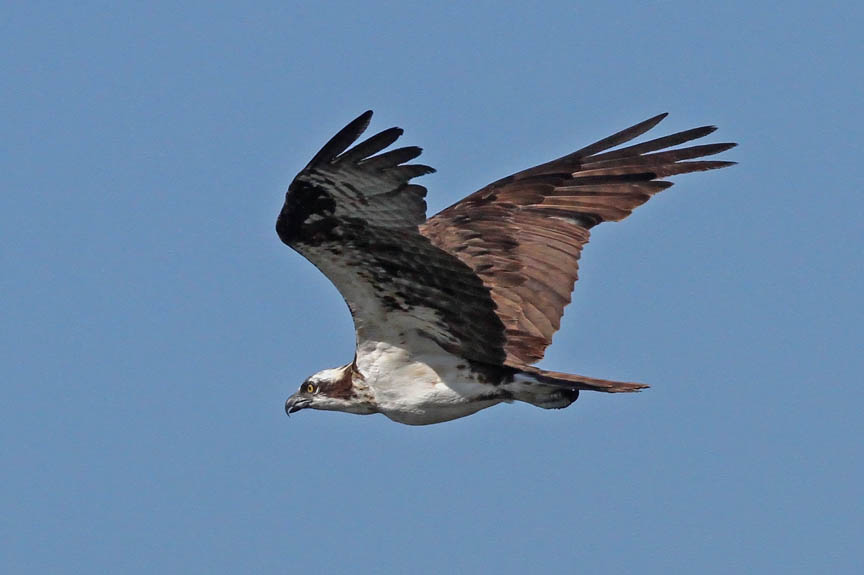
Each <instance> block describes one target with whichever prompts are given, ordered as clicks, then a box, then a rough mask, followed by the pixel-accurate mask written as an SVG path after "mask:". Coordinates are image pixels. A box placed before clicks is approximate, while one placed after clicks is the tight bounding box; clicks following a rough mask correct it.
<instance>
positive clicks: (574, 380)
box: [504, 366, 648, 409]
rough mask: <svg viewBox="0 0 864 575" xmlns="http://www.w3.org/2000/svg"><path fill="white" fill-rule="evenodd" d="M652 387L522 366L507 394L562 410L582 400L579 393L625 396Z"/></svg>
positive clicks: (507, 389)
mask: <svg viewBox="0 0 864 575" xmlns="http://www.w3.org/2000/svg"><path fill="white" fill-rule="evenodd" d="M646 387H648V386H647V385H644V384H642V383H628V382H624V381H609V380H607V379H594V378H593V377H585V376H584V375H576V374H572V373H561V372H558V371H546V370H545V369H539V368H536V367H530V366H528V367H521V368H519V371H517V372H516V374H515V375H514V377H513V380H512V381H511V382H510V383H507V384H505V385H504V391H506V392H507V393H508V394H509V397H510V398H511V399H515V400H517V401H524V402H526V403H530V404H532V405H536V406H537V407H542V408H545V409H561V408H563V407H567V406H569V405H570V404H571V403H573V402H574V401H576V399H578V398H579V392H580V391H582V390H588V391H603V392H606V393H623V392H629V391H639V390H641V389H645V388H646Z"/></svg>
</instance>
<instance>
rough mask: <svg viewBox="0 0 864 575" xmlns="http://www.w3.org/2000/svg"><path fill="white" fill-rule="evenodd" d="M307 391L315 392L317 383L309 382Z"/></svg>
mask: <svg viewBox="0 0 864 575" xmlns="http://www.w3.org/2000/svg"><path fill="white" fill-rule="evenodd" d="M306 391H307V392H308V393H315V384H313V383H309V384H307V385H306Z"/></svg>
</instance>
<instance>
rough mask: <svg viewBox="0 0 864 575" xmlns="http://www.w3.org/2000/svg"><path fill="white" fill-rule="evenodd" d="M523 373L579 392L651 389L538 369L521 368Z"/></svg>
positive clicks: (621, 391)
mask: <svg viewBox="0 0 864 575" xmlns="http://www.w3.org/2000/svg"><path fill="white" fill-rule="evenodd" d="M521 371H522V372H523V373H525V374H528V375H531V376H533V377H534V378H536V379H537V380H538V381H540V382H542V383H548V384H553V385H561V386H565V387H568V388H570V389H577V390H582V389H584V390H588V391H603V392H606V393H626V392H631V391H640V390H642V389H646V388H648V387H650V386H648V385H645V384H644V383H631V382H626V381H610V380H608V379H595V378H593V377H585V376H584V375H576V374H573V373H562V372H560V371H546V370H545V369H539V368H536V367H523V368H521Z"/></svg>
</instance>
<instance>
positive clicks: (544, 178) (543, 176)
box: [420, 114, 735, 367]
mask: <svg viewBox="0 0 864 575" xmlns="http://www.w3.org/2000/svg"><path fill="white" fill-rule="evenodd" d="M665 117H666V114H661V115H659V116H655V117H653V118H650V119H649V120H646V121H644V122H641V123H639V124H636V125H635V126H632V127H630V128H627V129H625V130H622V131H621V132H618V133H617V134H613V135H612V136H609V137H607V138H604V139H602V140H600V141H598V142H596V143H594V144H591V145H590V146H586V147H584V148H582V149H580V150H577V151H576V152H573V153H571V154H567V155H566V156H563V157H561V158H558V159H557V160H553V161H551V162H547V163H544V164H541V165H539V166H535V167H533V168H529V169H527V170H523V171H521V172H518V173H516V174H513V175H512V176H509V177H507V178H504V179H501V180H498V181H497V182H494V183H492V184H490V185H488V186H486V187H485V188H483V189H481V190H479V191H478V192H475V193H474V194H472V195H470V196H468V197H467V198H465V199H463V200H461V201H459V202H457V203H456V204H454V205H452V206H450V207H449V208H447V209H445V210H443V211H442V212H441V213H439V214H437V215H435V216H433V217H432V218H430V219H429V220H428V221H426V222H425V223H424V224H422V225H421V227H420V230H421V233H422V234H423V235H425V236H427V237H428V238H429V239H430V240H431V241H432V243H433V244H434V245H436V246H438V247H440V248H441V249H443V250H445V251H448V252H451V253H453V254H455V255H456V257H458V258H459V259H460V260H462V261H463V262H465V263H466V264H467V265H468V266H470V267H471V268H472V269H473V270H474V271H475V272H476V273H477V274H478V275H479V276H480V277H481V278H482V279H483V282H484V283H485V284H486V285H487V286H488V287H489V289H490V292H491V294H492V299H493V300H494V301H495V304H496V307H497V309H496V311H497V313H498V316H499V317H500V318H501V321H502V322H503V323H504V326H505V329H506V338H507V341H506V344H505V349H506V354H507V358H506V363H507V364H508V365H511V366H516V367H518V366H524V365H527V364H531V363H534V362H536V361H538V360H539V359H541V358H542V357H543V355H544V353H545V349H546V347H547V346H548V345H549V344H550V343H551V341H552V335H553V334H554V333H555V332H556V331H557V330H558V328H559V327H560V320H561V316H562V314H563V311H564V307H565V306H566V305H567V304H568V303H569V302H570V293H571V292H572V290H573V285H574V283H575V281H576V279H577V272H578V261H579V257H580V255H581V252H582V247H583V246H584V245H585V244H586V243H587V242H588V238H589V230H590V228H592V227H593V226H595V225H597V224H599V223H601V222H605V221H617V220H621V219H623V218H625V217H627V216H628V215H630V213H631V211H632V210H633V209H634V208H636V207H637V206H640V205H641V204H643V203H645V202H646V201H648V199H649V198H650V197H651V196H652V195H653V194H656V193H657V192H659V191H661V190H664V189H666V188H668V187H670V186H671V185H672V183H671V182H667V181H662V180H660V179H659V178H664V177H668V176H672V175H676V174H684V173H689V172H695V171H702V170H711V169H715V168H722V167H725V166H729V165H732V164H733V163H734V162H724V161H710V160H700V161H685V160H691V159H694V158H701V157H704V156H709V155H713V154H717V153H720V152H722V151H725V150H728V149H729V148H731V147H733V146H734V145H735V144H730V143H722V144H708V145H699V146H690V147H686V148H679V149H672V150H667V148H668V147H670V146H676V145H679V144H683V143H686V142H689V141H692V140H694V139H697V138H701V137H703V136H706V135H708V134H710V133H712V132H713V131H714V130H715V129H716V128H714V127H713V126H703V127H700V128H694V129H691V130H686V131H683V132H678V133H676V134H671V135H669V136H664V137H661V138H657V139H654V140H650V141H647V142H642V143H639V144H635V145H631V146H628V147H624V148H619V149H616V150H612V151H609V150H610V148H614V147H616V146H619V145H621V144H624V143H626V142H628V141H630V140H632V139H633V138H636V137H638V136H640V135H642V134H644V133H645V132H647V131H648V130H650V129H651V128H653V127H654V126H656V125H657V124H658V123H659V122H660V121H661V120H662V119H663V118H665ZM652 152H656V153H652Z"/></svg>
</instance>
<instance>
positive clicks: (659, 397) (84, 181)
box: [0, 2, 864, 574]
mask: <svg viewBox="0 0 864 575" xmlns="http://www.w3.org/2000/svg"><path fill="white" fill-rule="evenodd" d="M862 15H864V12H862V9H861V8H860V7H858V6H857V5H856V6H853V4H852V3H848V2H844V3H830V2H829V3H823V4H820V5H818V6H816V5H814V4H811V3H804V2H800V3H796V2H782V3H781V2H761V3H760V2H727V3H701V2H698V3H693V2H686V3H685V2H650V3H649V2H634V3H628V2H622V3H597V2H594V3H573V2H561V3H556V2H546V3H522V4H519V5H516V4H515V3H514V4H512V5H510V4H501V3H497V2H477V3H472V4H471V5H470V6H462V5H457V4H456V3H453V4H446V5H440V4H436V3H429V2H399V3H396V2H394V3H386V2H370V3H339V2H335V3H327V2H318V3H295V2H272V3H268V2H260V3H252V4H251V5H250V3H236V4H223V3H215V2H208V3H186V4H184V6H183V7H178V6H176V5H173V4H168V3H158V2H155V3H154V2H150V3H131V2H130V3H122V4H120V5H118V4H117V3H110V2H83V3H74V6H73V3H51V2H28V3H24V2H21V3H15V4H13V5H7V6H6V7H4V10H3V16H2V19H0V35H2V37H3V39H4V41H3V47H2V52H0V77H2V89H0V110H2V111H0V122H2V130H0V133H2V135H3V137H2V138H0V185H2V194H0V235H2V238H0V239H2V243H0V264H2V274H0V317H2V323H3V326H4V329H3V330H2V333H0V379H2V382H3V400H2V402H0V409H2V417H0V457H2V466H3V472H2V473H0V486H2V490H0V503H2V513H0V570H2V571H3V572H4V573H98V572H113V573H189V572H192V573H204V572H207V573H243V572H247V573H252V572H254V573H286V572H297V573H301V572H312V573H324V572H329V573H338V572H369V573H406V572H410V573H441V572H453V573H482V572H487V573H493V572H494V573H503V574H507V573H523V572H543V573H573V572H577V571H578V572H585V573H613V572H639V573H668V572H698V573H730V572H778V571H780V570H782V571H783V572H786V573H815V572H831V573H853V572H861V569H862V567H864V559H862V551H861V541H862V540H864V520H862V517H864V508H862V506H864V503H862V502H864V493H862V463H861V438H862V437H864V425H862V418H861V407H860V406H861V400H862V392H861V388H862V383H864V381H862V375H861V374H862V372H864V349H862V335H864V333H862V321H864V313H862V305H861V294H862V293H864V265H862V261H864V258H862V255H864V254H862V251H864V242H862V240H864V237H862V236H864V233H862V230H864V228H862V224H861V222H862V220H864V208H862V205H864V204H862V190H861V188H862V177H861V168H860V163H861V152H862V150H861V141H862V137H864V134H862V120H861V111H860V107H861V94H862V93H864V85H862V84H864V83H862V80H861V78H862V77H864V76H862V75H861V74H860V71H858V72H857V73H856V68H857V67H860V62H859V60H860V54H861V52H862V39H861V35H860V30H861V28H862V24H864V19H862ZM368 108H372V109H374V110H375V111H376V116H375V118H374V119H373V126H372V128H373V129H384V128H387V127H389V126H392V125H399V126H401V127H403V128H405V130H406V134H405V136H404V137H403V139H402V140H401V141H402V142H404V143H405V145H420V146H423V147H424V148H425V153H424V156H423V160H424V161H425V162H426V163H428V164H430V165H432V166H434V167H436V168H437V169H438V173H437V174H434V175H432V176H427V177H425V178H424V179H423V183H424V184H425V185H426V186H427V187H428V188H429V191H430V194H429V198H428V203H429V208H430V213H432V212H435V211H437V210H438V209H441V208H443V207H444V206H446V205H449V204H450V203H452V202H454V201H456V200H457V199H459V198H460V197H462V196H464V195H466V194H468V193H470V192H472V191H473V190H475V189H477V188H479V187H481V186H482V185H484V184H486V183H488V182H489V181H492V180H494V179H497V178H499V177H502V176H505V175H507V174H510V173H512V172H514V171H516V170H518V169H521V168H524V167H528V166H531V165H534V164H536V163H539V162H542V161H546V160H548V159H551V158H553V157H557V156H560V155H562V154H564V153H567V152H569V151H572V150H574V149H576V148H578V147H581V146H583V145H585V144H587V143H590V142H592V141H594V140H596V139H599V138H601V137H604V136H606V135H608V134H610V133H612V132H613V131H616V130H618V129H621V128H624V127H626V126H628V125H630V124H633V123H635V122H637V121H640V120H643V119H645V118H648V117H650V116H652V115H654V114H657V113H659V112H670V113H671V115H670V116H669V118H668V119H667V120H665V121H664V122H663V123H662V124H661V125H660V127H659V128H658V129H656V130H655V132H652V134H656V135H662V134H663V133H669V132H671V131H676V130H681V129H686V128H691V127H694V126H698V125H703V124H717V125H718V126H720V130H719V131H718V132H717V133H716V134H715V135H714V136H712V138H711V141H730V140H731V141H737V142H739V143H740V146H739V147H738V148H736V149H735V150H732V151H731V152H727V153H726V154H725V155H724V156H723V158H724V159H734V160H737V161H739V162H740V165H738V166H736V167H735V168H732V169H726V170H722V171H719V172H712V173H707V174H696V175H690V176H684V177H681V178H678V180H677V182H678V184H677V185H676V186H675V187H674V188H672V189H671V190H669V191H666V192H664V193H663V194H661V195H660V196H659V197H657V198H655V199H654V200H652V201H651V202H649V203H648V204H647V205H645V206H643V207H642V208H640V209H639V210H637V212H636V213H635V214H634V215H633V216H632V217H631V218H630V219H628V220H627V221H626V222H624V223H621V224H608V225H604V226H601V227H600V228H597V229H596V230H595V232H594V233H593V235H592V241H591V244H590V245H589V246H588V248H587V250H586V252H585V254H584V257H583V260H582V266H581V274H580V275H581V279H580V281H579V283H578V284H577V287H576V291H575V293H574V300H573V304H571V306H570V307H569V308H568V310H567V314H566V315H565V318H564V321H563V326H562V330H561V332H559V334H558V335H557V336H556V339H555V342H554V344H553V346H552V348H551V349H550V351H549V353H548V354H547V357H546V359H545V360H544V361H543V362H542V363H541V365H542V366H543V367H546V368H549V369H557V370H561V371H574V372H578V373H584V374H586V375H591V376H595V377H604V378H610V379H621V380H634V381H643V382H646V383H649V384H652V385H653V387H652V389H651V390H649V391H647V392H645V393H642V394H638V395H632V396H626V397H622V396H605V395H603V396H601V395H590V394H583V397H582V398H581V399H580V400H579V401H578V402H577V403H576V404H574V405H573V406H572V407H571V408H569V409H567V410H563V411H555V412H550V411H545V410H540V409H536V408H533V407H531V406H525V405H513V406H500V407H496V408H494V409H489V410H486V411H484V412H481V413H479V414H477V415H475V416H472V417H470V418H465V419H462V420H458V421H454V422H450V423H447V424H443V425H438V426H430V427H423V428H411V427H406V426H400V425H398V424H395V423H392V422H390V421H389V420H387V419H385V418H384V417H382V416H371V417H358V416H350V415H344V414H338V413H322V412H303V413H300V414H298V416H297V417H292V418H291V420H290V421H289V420H288V419H287V418H286V417H285V414H284V412H283V411H282V405H283V402H284V399H285V398H286V397H287V396H288V395H289V394H290V393H292V392H293V391H294V390H295V389H296V387H297V386H298V385H299V383H300V382H301V381H302V380H303V378H305V377H306V376H307V375H309V374H310V373H312V372H314V371H317V370H319V369H321V368H324V367H330V366H334V365H339V364H342V363H344V362H346V361H348V360H349V359H350V358H351V354H352V353H353V332H352V327H351V322H350V317H349V315H348V312H347V309H346V307H345V305H344V303H343V302H342V300H341V298H340V297H339V295H338V293H337V292H336V291H335V289H334V288H333V287H332V286H331V285H330V284H329V283H328V282H327V280H326V279H325V278H323V277H322V276H321V275H320V274H319V273H318V272H317V271H316V270H315V269H314V268H313V267H312V266H311V265H310V264H308V263H307V262H305V261H304V260H303V259H302V258H300V257H299V256H298V255H296V254H294V253H293V252H292V251H291V250H289V249H288V248H286V247H285V246H283V245H282V244H281V243H280V242H279V240H278V238H277V237H276V234H275V232H274V229H273V225H274V221H275V217H276V214H277V212H278V209H279V207H280V206H281V202H282V196H283V194H284V190H285V188H286V187H287V185H288V183H289V182H290V180H291V178H292V177H293V176H294V174H295V173H296V172H297V171H298V170H299V169H300V168H302V167H303V165H305V163H306V162H307V161H308V160H309V158H310V157H311V155H312V154H313V153H314V152H315V151H316V150H317V149H318V147H319V146H320V145H321V144H323V142H324V141H325V140H326V139H327V138H328V137H329V136H330V135H332V134H333V133H334V132H335V131H336V130H337V129H339V128H340V127H342V125H344V124H345V123H346V122H347V121H349V120H350V119H352V118H353V117H355V116H356V115H357V114H359V113H360V112H362V111H363V110H366V109H368Z"/></svg>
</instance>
